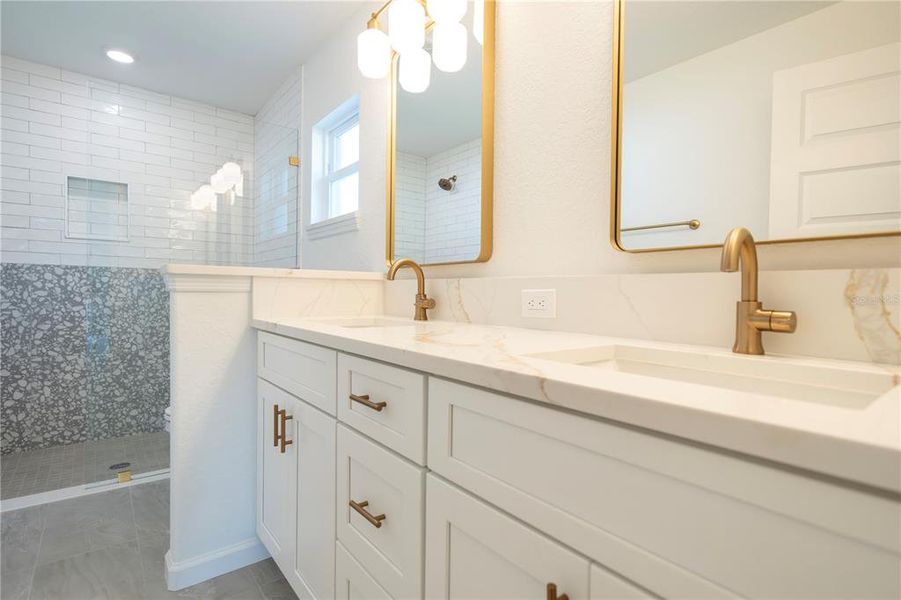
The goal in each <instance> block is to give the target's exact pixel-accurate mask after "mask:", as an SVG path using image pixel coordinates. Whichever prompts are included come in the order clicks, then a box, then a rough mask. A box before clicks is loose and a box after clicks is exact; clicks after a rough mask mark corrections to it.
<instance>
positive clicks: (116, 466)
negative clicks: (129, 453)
mask: <svg viewBox="0 0 901 600" xmlns="http://www.w3.org/2000/svg"><path fill="white" fill-rule="evenodd" d="M130 466H131V463H130V462H121V463H116V464H114V465H110V467H109V468H110V471H121V470H122V469H127V468H128V467H130Z"/></svg>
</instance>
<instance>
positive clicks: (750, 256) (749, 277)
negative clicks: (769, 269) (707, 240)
mask: <svg viewBox="0 0 901 600" xmlns="http://www.w3.org/2000/svg"><path fill="white" fill-rule="evenodd" d="M739 268H741V301H742V302H757V247H756V245H755V244H754V236H752V235H751V232H750V231H748V230H747V229H745V228H744V227H736V228H735V229H733V230H732V231H730V232H729V235H727V236H726V241H725V243H724V244H723V254H722V257H721V259H720V270H721V271H724V272H726V273H733V272H735V271H738V269H739Z"/></svg>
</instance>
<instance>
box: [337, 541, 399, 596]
mask: <svg viewBox="0 0 901 600" xmlns="http://www.w3.org/2000/svg"><path fill="white" fill-rule="evenodd" d="M335 547H336V549H337V555H336V557H335V558H336V561H335V563H336V566H335V573H336V583H335V586H336V591H337V594H335V598H339V599H340V600H391V596H390V595H389V594H388V592H386V591H385V589H384V588H383V587H382V586H380V585H379V584H378V582H377V581H376V580H375V579H373V578H372V575H370V574H369V573H367V572H366V569H364V568H363V566H362V565H361V564H360V563H358V562H357V559H355V558H354V557H353V556H351V555H350V552H348V551H347V550H345V549H344V546H342V545H341V543H340V542H336V543H335Z"/></svg>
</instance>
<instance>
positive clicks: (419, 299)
mask: <svg viewBox="0 0 901 600" xmlns="http://www.w3.org/2000/svg"><path fill="white" fill-rule="evenodd" d="M416 306H417V307H418V308H435V299H434V298H429V297H428V296H426V295H425V294H423V295H422V296H420V295H419V294H417V295H416Z"/></svg>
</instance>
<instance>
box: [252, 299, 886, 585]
mask: <svg viewBox="0 0 901 600" xmlns="http://www.w3.org/2000/svg"><path fill="white" fill-rule="evenodd" d="M253 326H254V327H255V328H256V330H257V342H258V346H257V347H258V351H257V352H258V354H257V359H258V363H257V375H258V380H257V390H258V401H257V417H258V440H257V444H258V448H257V450H258V468H257V479H258V482H257V497H258V520H257V533H258V535H259V537H260V539H261V540H262V541H263V543H264V545H265V546H266V548H267V549H268V550H269V552H270V553H271V555H272V556H273V557H274V559H275V561H276V563H277V564H278V565H279V567H280V569H281V570H282V572H283V573H284V574H285V576H286V577H287V578H288V580H289V581H290V583H291V585H292V587H293V588H294V590H295V591H296V592H297V593H298V595H299V596H300V597H302V598H320V599H324V598H332V597H340V598H422V597H427V598H547V599H548V600H552V599H561V598H568V599H570V600H577V599H581V598H593V599H601V598H638V597H641V598H649V597H674V596H681V597H783V598H787V597H793V598H796V597H851V596H854V597H879V598H885V597H898V595H899V593H901V590H899V586H901V579H899V570H901V558H899V557H901V541H899V536H898V532H899V531H901V504H899V500H898V490H899V489H901V482H899V478H901V461H899V444H898V439H897V423H898V421H899V412H898V411H899V402H898V391H899V388H898V380H899V374H898V371H897V369H893V368H889V367H883V366H879V365H875V364H863V363H855V362H844V361H830V360H819V359H802V358H797V359H795V358H786V357H766V356H744V355H738V354H734V353H732V352H729V351H728V350H725V349H723V350H721V349H717V348H709V347H701V346H684V345H676V344H666V343H656V342H648V341H638V340H626V339H615V338H607V337H600V336H593V335H582V334H572V333H560V332H550V331H535V330H527V329H520V328H513V327H498V326H486V325H472V324H462V323H450V322H440V321H424V322H414V321H412V320H409V319H400V318H396V317H383V316H368V317H359V318H256V319H254V321H253ZM849 413H850V414H853V418H851V419H849V416H848V415H849ZM893 424H894V425H893Z"/></svg>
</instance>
